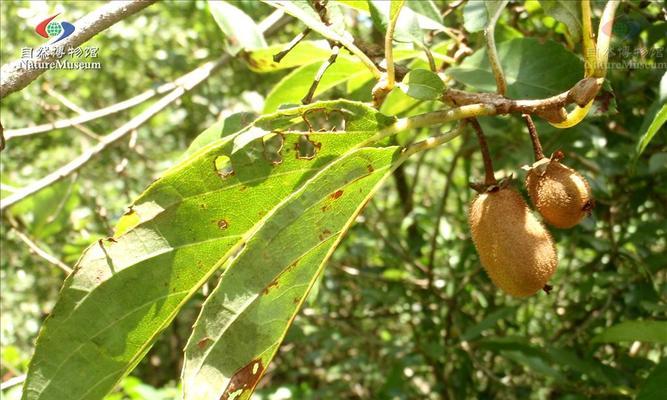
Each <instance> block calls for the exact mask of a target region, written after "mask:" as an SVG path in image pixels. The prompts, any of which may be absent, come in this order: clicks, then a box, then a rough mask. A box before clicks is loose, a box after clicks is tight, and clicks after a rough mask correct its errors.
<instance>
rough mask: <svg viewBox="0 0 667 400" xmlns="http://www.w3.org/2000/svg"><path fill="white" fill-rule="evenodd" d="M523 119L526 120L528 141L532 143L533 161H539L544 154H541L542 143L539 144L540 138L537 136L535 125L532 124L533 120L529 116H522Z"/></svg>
mask: <svg viewBox="0 0 667 400" xmlns="http://www.w3.org/2000/svg"><path fill="white" fill-rule="evenodd" d="M523 118H524V119H525V120H526V126H527V127H528V133H529V134H530V140H531V142H533V151H534V152H535V161H539V160H541V159H543V158H544V153H543V152H542V143H540V137H539V135H538V134H537V129H536V128H535V123H533V118H532V117H531V116H530V115H529V114H523Z"/></svg>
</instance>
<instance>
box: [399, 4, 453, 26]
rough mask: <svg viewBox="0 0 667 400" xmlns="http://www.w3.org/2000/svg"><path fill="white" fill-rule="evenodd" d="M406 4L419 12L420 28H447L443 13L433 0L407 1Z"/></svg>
mask: <svg viewBox="0 0 667 400" xmlns="http://www.w3.org/2000/svg"><path fill="white" fill-rule="evenodd" d="M405 6H406V7H408V8H410V9H411V10H412V11H414V12H415V13H416V14H417V20H418V21H419V27H420V28H422V29H438V30H445V26H444V25H443V23H444V22H443V20H442V15H441V14H440V10H438V6H436V5H435V3H434V2H433V0H420V1H407V2H406V3H405Z"/></svg>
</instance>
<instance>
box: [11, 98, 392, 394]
mask: <svg viewBox="0 0 667 400" xmlns="http://www.w3.org/2000/svg"><path fill="white" fill-rule="evenodd" d="M334 118H338V119H340V120H342V121H343V122H344V126H345V130H344V131H339V132H336V134H332V133H331V132H330V130H331V127H330V126H329V125H330V124H331V123H332V122H331V121H332V120H334ZM306 120H308V124H309V125H310V126H312V128H313V130H315V131H317V130H322V131H321V132H309V131H305V132H304V131H298V130H297V131H296V132H293V131H289V132H288V131H285V129H287V128H291V127H292V126H293V125H295V124H299V125H305V124H304V123H303V122H304V121H306ZM394 121H395V119H394V118H390V117H386V116H384V115H382V114H380V113H378V112H377V111H375V110H373V109H372V108H370V107H367V106H365V105H364V104H362V103H355V102H350V101H345V100H341V101H330V102H320V103H314V104H311V105H308V106H304V107H299V108H295V109H291V110H285V111H283V112H278V113H275V114H271V115H267V116H264V117H262V118H259V119H258V120H257V121H255V123H253V124H252V125H250V126H249V127H248V128H246V129H245V130H244V131H242V132H239V133H238V134H232V135H229V136H225V137H223V138H221V139H218V140H216V141H215V142H212V143H210V144H208V145H206V146H205V147H203V148H201V149H199V150H198V151H196V152H195V153H194V154H193V155H192V156H191V157H189V158H187V159H186V160H184V161H182V162H181V163H179V164H177V165H176V166H174V167H173V168H171V169H170V170H168V171H167V172H165V173H164V175H163V176H162V177H161V178H160V179H158V180H157V181H155V182H154V183H153V184H152V185H151V186H150V187H149V188H148V189H147V190H146V191H145V192H144V193H143V194H142V195H141V196H139V198H138V199H137V200H136V201H135V202H134V204H133V205H132V207H130V210H129V211H128V212H127V213H126V214H125V215H124V216H123V217H122V218H121V220H120V221H119V222H118V225H117V230H116V235H115V236H114V238H109V239H103V240H100V241H99V242H95V243H94V244H92V245H91V246H90V247H89V248H88V249H87V250H86V251H84V253H83V255H82V256H81V258H80V260H79V261H78V262H77V264H76V266H75V270H74V272H73V273H72V274H71V275H70V276H69V277H68V278H67V279H66V281H65V283H64V285H63V288H62V290H61V293H60V296H59V299H58V301H57V303H56V306H55V308H54V310H53V312H52V313H51V315H50V316H49V318H48V319H47V320H46V322H45V323H44V326H43V327H42V330H41V332H40V335H39V337H38V340H37V347H36V350H35V355H34V356H33V358H32V360H31V364H30V368H29V372H28V378H27V380H26V383H25V388H24V392H23V393H24V399H40V400H62V399H86V400H95V399H101V398H103V397H104V395H105V394H106V393H108V392H109V391H110V390H111V389H112V388H113V386H114V385H115V384H116V383H117V382H118V381H119V380H120V379H122V378H123V376H125V375H126V374H127V373H129V372H130V371H131V370H132V369H133V368H134V367H135V366H136V365H137V363H138V362H139V361H140V360H141V359H142V358H143V356H144V355H145V354H146V352H147V351H148V350H149V349H150V347H151V345H152V344H153V342H154V341H155V340H156V339H157V337H158V335H159V334H160V332H161V331H162V330H164V329H165V328H166V327H167V326H168V325H169V323H170V322H171V321H172V319H173V318H174V316H175V315H176V314H177V313H178V311H179V309H180V308H181V307H182V306H183V304H185V302H187V301H188V299H189V298H190V297H191V296H192V295H193V294H194V293H195V292H196V291H197V290H198V288H199V287H200V286H201V285H202V284H203V283H204V282H206V281H207V280H208V279H209V278H210V276H211V275H212V274H213V273H214V272H215V271H216V270H217V269H218V268H220V267H221V266H223V265H225V263H226V262H227V260H228V259H230V257H233V256H234V255H236V254H237V253H238V252H239V251H240V250H241V249H242V248H243V246H244V245H246V244H247V243H249V242H250V240H251V239H252V238H253V236H254V235H255V234H256V233H257V232H258V231H262V229H261V228H262V226H264V225H265V224H266V223H267V220H268V219H269V218H270V216H271V215H273V214H274V209H275V208H276V206H278V205H279V204H281V203H284V202H286V199H287V198H288V197H289V196H291V195H292V194H293V193H294V192H295V191H298V189H299V188H300V187H301V186H303V185H304V184H305V183H306V182H308V180H309V179H310V178H312V177H313V176H314V175H316V174H317V173H318V172H319V171H321V170H323V169H325V168H326V167H327V166H328V165H330V164H331V163H332V162H333V161H334V160H336V159H338V158H339V157H340V156H341V155H343V154H345V153H346V152H348V151H350V150H351V149H353V148H355V147H359V146H361V145H363V144H364V143H365V142H367V141H368V140H369V139H370V138H371V137H372V136H373V135H374V134H375V133H376V132H377V131H378V130H379V129H382V128H383V127H385V126H387V125H389V124H391V123H393V122H394ZM252 128H255V129H263V130H265V131H266V132H267V133H269V132H273V134H271V135H268V136H267V137H264V138H260V139H258V140H255V141H253V142H250V143H248V144H247V145H246V146H244V147H243V148H242V149H241V150H239V151H237V152H236V153H232V149H233V147H234V140H235V139H236V137H237V136H239V135H241V134H243V133H244V132H248V131H250V129H252ZM306 133H307V134H308V136H305V134H306ZM276 139H278V140H277V142H276ZM304 149H305V150H307V151H304ZM304 152H305V153H308V152H310V154H306V156H303V153H304ZM273 226H274V227H275V225H273ZM332 232H334V231H332Z"/></svg>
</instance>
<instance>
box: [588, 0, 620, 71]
mask: <svg viewBox="0 0 667 400" xmlns="http://www.w3.org/2000/svg"><path fill="white" fill-rule="evenodd" d="M619 4H621V2H620V0H610V1H608V2H607V4H606V5H605V6H604V11H602V18H600V25H599V26H598V42H597V46H596V53H595V72H594V74H595V75H594V76H595V77H597V78H604V77H605V76H606V75H607V61H608V60H609V44H610V43H611V34H612V28H613V26H614V15H615V14H616V9H617V8H618V5H619Z"/></svg>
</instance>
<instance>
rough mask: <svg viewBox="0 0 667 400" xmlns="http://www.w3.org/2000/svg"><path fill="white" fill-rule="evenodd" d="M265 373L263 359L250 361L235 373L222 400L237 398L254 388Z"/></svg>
mask: <svg viewBox="0 0 667 400" xmlns="http://www.w3.org/2000/svg"><path fill="white" fill-rule="evenodd" d="M263 373H264V365H263V364H262V360H260V359H254V360H252V361H250V362H249V363H248V365H246V366H245V367H243V368H241V369H239V370H238V371H236V372H235V373H234V376H232V379H230V380H229V385H227V388H226V389H225V392H224V393H223V394H222V396H221V397H220V400H231V399H233V398H237V397H238V396H239V395H240V394H242V393H243V392H244V391H246V390H253V389H254V388H255V386H257V383H258V382H259V378H261V377H262V374H263Z"/></svg>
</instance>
